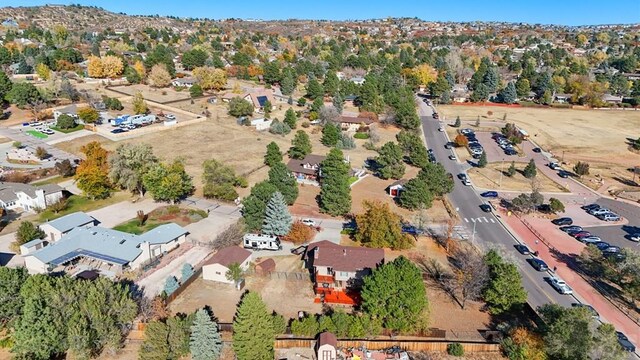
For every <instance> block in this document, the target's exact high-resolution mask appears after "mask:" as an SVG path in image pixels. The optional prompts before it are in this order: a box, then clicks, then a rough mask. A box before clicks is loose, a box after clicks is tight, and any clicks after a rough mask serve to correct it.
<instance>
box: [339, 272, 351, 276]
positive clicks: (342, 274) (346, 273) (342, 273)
mask: <svg viewBox="0 0 640 360" xmlns="http://www.w3.org/2000/svg"><path fill="white" fill-rule="evenodd" d="M340 276H342V277H347V276H349V273H348V272H346V271H340Z"/></svg>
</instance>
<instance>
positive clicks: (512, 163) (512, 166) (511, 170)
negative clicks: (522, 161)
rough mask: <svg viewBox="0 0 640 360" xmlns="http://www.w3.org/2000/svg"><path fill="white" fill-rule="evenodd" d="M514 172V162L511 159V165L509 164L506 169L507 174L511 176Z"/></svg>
mask: <svg viewBox="0 0 640 360" xmlns="http://www.w3.org/2000/svg"><path fill="white" fill-rule="evenodd" d="M515 174H516V162H515V161H512V162H511V166H509V169H508V170H507V176H508V177H512V176H513V175H515Z"/></svg>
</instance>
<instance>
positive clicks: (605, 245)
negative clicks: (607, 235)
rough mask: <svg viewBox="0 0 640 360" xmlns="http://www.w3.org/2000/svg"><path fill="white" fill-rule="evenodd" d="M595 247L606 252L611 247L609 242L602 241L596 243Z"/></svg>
mask: <svg viewBox="0 0 640 360" xmlns="http://www.w3.org/2000/svg"><path fill="white" fill-rule="evenodd" d="M594 245H595V246H596V247H597V248H598V250H604V249H606V248H608V247H610V246H611V245H610V244H609V243H608V242H604V241H600V242H599V243H595V244H594Z"/></svg>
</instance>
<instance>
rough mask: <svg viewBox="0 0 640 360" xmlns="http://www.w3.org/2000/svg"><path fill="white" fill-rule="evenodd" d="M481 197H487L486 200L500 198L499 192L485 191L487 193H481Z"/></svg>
mask: <svg viewBox="0 0 640 360" xmlns="http://www.w3.org/2000/svg"><path fill="white" fill-rule="evenodd" d="M480 196H482V197H486V198H497V197H498V192H497V191H485V192H483V193H481V194H480Z"/></svg>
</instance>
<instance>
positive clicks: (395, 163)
mask: <svg viewBox="0 0 640 360" xmlns="http://www.w3.org/2000/svg"><path fill="white" fill-rule="evenodd" d="M376 164H377V166H378V174H379V175H380V177H381V178H383V179H390V178H393V179H400V178H402V176H403V175H404V171H405V166H404V163H403V162H402V148H401V147H400V146H399V145H398V144H396V143H394V142H392V141H389V142H388V143H386V144H384V145H382V147H381V148H380V150H378V156H377V157H376Z"/></svg>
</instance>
